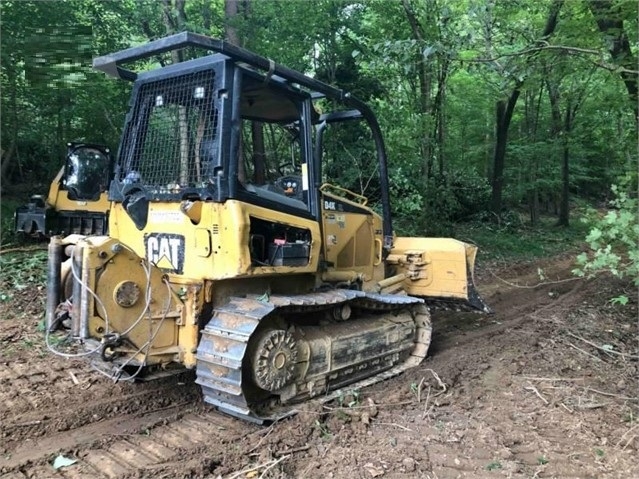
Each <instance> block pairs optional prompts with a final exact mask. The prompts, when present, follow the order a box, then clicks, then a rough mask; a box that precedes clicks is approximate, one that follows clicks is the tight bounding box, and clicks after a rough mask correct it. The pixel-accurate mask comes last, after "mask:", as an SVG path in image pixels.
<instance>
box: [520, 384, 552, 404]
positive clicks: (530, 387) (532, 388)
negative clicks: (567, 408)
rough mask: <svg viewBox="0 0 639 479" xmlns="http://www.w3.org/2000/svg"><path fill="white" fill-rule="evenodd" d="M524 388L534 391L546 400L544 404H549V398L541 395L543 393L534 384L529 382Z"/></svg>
mask: <svg viewBox="0 0 639 479" xmlns="http://www.w3.org/2000/svg"><path fill="white" fill-rule="evenodd" d="M524 389H525V390H526V391H532V392H534V393H535V394H536V395H537V397H538V398H539V399H541V400H542V401H543V402H544V404H546V405H548V400H547V399H546V398H545V397H543V396H542V395H541V393H540V392H539V391H538V390H537V388H536V387H535V386H533V385H532V384H530V383H528V386H524Z"/></svg>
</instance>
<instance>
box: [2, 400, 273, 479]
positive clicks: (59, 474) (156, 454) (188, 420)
mask: <svg viewBox="0 0 639 479" xmlns="http://www.w3.org/2000/svg"><path fill="white" fill-rule="evenodd" d="M183 406H184V405H183V404H181V405H175V406H171V407H170V408H164V409H163V410H161V411H153V412H149V413H145V414H143V415H141V416H138V417H134V416H131V415H127V416H120V417H116V418H114V419H111V420H109V421H104V422H99V423H93V424H89V425H86V426H83V427H79V428H76V429H73V430H71V431H68V432H64V433H58V434H53V435H49V436H47V437H44V438H40V439H37V440H35V441H31V443H30V444H28V445H22V446H19V447H17V448H16V449H15V450H14V451H12V452H11V454H7V455H6V456H5V459H4V461H2V462H3V463H4V464H3V465H2V468H1V470H2V472H4V473H5V474H3V475H2V476H0V478H1V479H31V478H43V479H45V478H51V479H64V478H69V479H89V478H102V479H116V478H122V477H129V476H133V477H140V474H141V475H142V477H144V475H145V473H144V471H145V470H155V469H159V468H162V467H168V468H172V467H177V469H178V470H179V469H181V467H180V466H179V462H180V461H179V460H180V458H182V457H187V456H188V457H192V456H196V457H197V451H198V449H203V448H206V449H207V452H208V453H209V454H210V452H211V450H212V449H216V448H218V449H220V452H222V449H223V448H224V447H227V445H228V444H229V443H232V442H235V441H237V440H239V439H240V438H242V437H244V436H246V435H248V434H251V433H254V432H256V431H258V432H259V431H260V430H261V428H260V427H259V426H256V425H251V424H246V423H244V422H242V421H239V420H237V419H234V418H231V417H228V416H224V415H222V414H218V413H215V412H212V411H210V409H209V408H208V407H207V408H206V409H203V408H202V406H201V405H198V406H196V407H193V406H192V407H190V408H189V407H186V408H183ZM149 423H156V425H155V426H148V427H145V426H146V425H149ZM135 429H143V431H142V433H140V432H135ZM66 451H71V453H70V454H71V455H72V456H73V457H74V458H76V459H77V460H78V462H77V463H76V464H74V465H72V466H70V467H68V468H62V469H59V470H54V469H53V468H52V467H51V465H50V461H51V460H52V459H53V458H54V456H55V455H56V454H57V453H59V452H63V453H66ZM65 455H69V453H66V454H65ZM174 463H175V464H174Z"/></svg>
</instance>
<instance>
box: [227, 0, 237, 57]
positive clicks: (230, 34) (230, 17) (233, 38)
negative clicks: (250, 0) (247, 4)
mask: <svg viewBox="0 0 639 479" xmlns="http://www.w3.org/2000/svg"><path fill="white" fill-rule="evenodd" d="M237 4H238V0H224V40H226V41H227V42H229V43H232V44H233V45H238V46H239V45H240V36H239V34H238V31H237V28H236V27H235V26H234V25H233V22H234V20H235V17H236V16H237V12H238V9H237Z"/></svg>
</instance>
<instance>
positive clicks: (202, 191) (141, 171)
mask: <svg viewBox="0 0 639 479" xmlns="http://www.w3.org/2000/svg"><path fill="white" fill-rule="evenodd" d="M187 47H188V48H189V50H188V51H191V52H192V51H205V52H206V55H205V56H202V57H200V58H194V59H191V60H187V61H183V62H180V63H176V64H171V65H168V66H163V67H159V68H156V69H150V70H146V71H145V70H142V71H141V72H136V71H134V70H132V69H126V68H125V67H124V65H126V64H131V63H134V62H138V63H137V64H138V65H139V64H140V63H139V62H140V61H141V60H144V59H149V58H152V59H156V58H158V56H159V55H162V54H165V53H167V52H171V51H174V50H178V49H185V48H187ZM93 66H94V68H96V69H98V70H101V71H103V72H105V73H107V74H109V75H112V76H115V77H117V78H120V79H124V80H128V81H132V82H133V88H132V98H131V102H130V111H129V113H128V115H127V117H126V122H125V125H124V130H123V134H122V138H121V143H120V146H119V151H118V155H117V159H116V168H115V170H114V171H115V176H114V178H113V179H112V181H111V183H110V188H109V200H110V205H111V206H110V212H109V234H108V236H78V235H71V236H68V237H62V236H56V237H53V238H52V239H51V242H50V245H49V265H48V270H49V273H48V284H47V294H48V298H47V330H48V331H52V330H53V329H55V328H56V327H57V326H58V325H60V324H62V323H66V324H68V325H69V327H70V329H71V334H72V336H73V337H74V338H75V339H76V340H77V341H79V342H81V343H82V345H83V346H84V348H86V350H87V351H86V352H85V353H82V354H89V353H92V354H93V356H94V358H95V359H94V365H96V366H97V367H98V368H99V370H100V371H101V372H102V373H104V374H106V375H107V376H109V377H110V378H113V379H114V380H118V379H120V380H125V379H127V380H128V379H139V378H143V377H144V378H145V379H148V378H152V377H156V376H163V375H166V374H170V373H173V372H178V371H183V370H184V369H192V370H193V369H194V370H195V372H196V382H197V383H198V384H199V385H200V386H201V388H202V391H203V395H204V400H205V401H206V402H208V403H210V404H212V405H214V406H216V407H217V408H218V409H219V410H221V411H223V412H226V413H228V414H232V415H234V416H237V417H240V418H243V419H246V420H250V421H257V422H260V421H264V420H268V419H272V418H274V417H278V416H280V415H281V414H285V413H286V411H289V410H291V409H292V408H293V407H294V404H296V403H298V402H301V401H304V400H307V399H310V398H318V397H322V398H325V397H328V395H329V394H330V393H331V391H336V390H338V389H340V388H344V387H346V386H348V387H351V388H359V387H362V386H365V385H368V384H372V383H374V382H376V381H380V380H382V379H384V378H388V377H390V376H393V375H395V374H399V373H401V372H402V371H404V370H406V369H407V368H410V367H414V366H417V365H418V364H419V363H420V362H421V361H422V360H423V359H424V357H425V355H426V352H427V350H428V346H429V343H430V337H431V323H430V315H429V307H435V306H436V307H439V306H446V307H463V308H467V309H474V310H478V311H484V312H488V311H489V308H488V307H487V306H486V305H485V303H484V302H483V300H482V298H481V297H480V296H479V295H478V293H477V291H476V290H475V286H474V283H473V268H474V261H475V254H476V247H474V246H471V245H468V244H465V243H462V242H459V241H456V240H453V239H445V238H407V237H397V236H395V234H394V233H393V226H392V221H391V204H390V185H389V180H388V171H387V169H388V167H387V159H386V151H385V146H384V140H383V137H382V134H381V131H380V127H379V124H378V122H377V120H376V118H375V115H374V114H373V111H372V110H371V109H370V108H369V107H368V106H367V105H366V104H365V103H364V102H362V101H360V100H358V99H357V98H356V97H354V96H353V95H351V94H349V93H348V92H346V91H343V90H341V89H338V88H335V87H333V86H330V85H328V84H326V83H323V82H321V81H318V80H317V79H314V78H311V77H309V76H306V75H304V74H301V73H299V72H297V71H294V70H292V69H289V68H287V67H284V66H282V65H279V64H277V63H275V62H273V61H272V60H270V59H267V58H265V57H262V56H259V55H256V54H255V53H252V52H250V51H248V50H246V49H242V48H239V47H237V46H235V45H232V44H229V43H227V42H224V41H221V40H216V39H212V38H209V37H206V36H202V35H197V34H193V33H189V32H184V33H179V34H176V35H172V36H169V37H166V38H162V39H159V40H155V41H152V42H150V43H148V44H145V45H141V46H136V47H133V48H130V49H127V50H123V51H120V52H117V53H114V54H111V55H106V56H103V57H98V58H96V59H94V62H93ZM340 127H344V128H343V129H342V130H340ZM332 131H341V132H342V133H339V134H335V135H333V137H331V136H330V135H331V132H332ZM364 131H365V132H366V134H364V133H362V132H364ZM344 132H346V134H344ZM353 132H357V134H356V135H350V136H349V134H351V133H353ZM356 137H357V138H356ZM349 138H350V139H349ZM361 138H365V139H366V141H367V145H368V146H366V147H364V146H361V147H360V146H358V149H357V152H356V153H355V154H354V153H352V152H351V153H349V154H345V155H344V157H343V158H340V156H339V154H340V152H341V151H343V149H342V148H341V147H342V146H343V144H344V143H348V142H349V141H353V142H355V141H357V142H360V141H361ZM357 155H359V156H357ZM364 157H369V158H371V159H372V160H373V163H374V167H373V168H372V169H371V170H370V175H369V173H366V175H367V177H366V182H365V185H368V186H370V192H371V195H370V197H369V196H367V195H366V194H363V193H366V192H367V191H368V190H366V189H365V188H362V189H360V190H358V191H353V189H352V187H353V185H354V184H360V185H363V184H364V182H360V183H357V182H356V181H353V178H344V183H346V184H344V183H342V184H340V174H341V173H343V172H344V171H345V170H346V169H347V168H350V167H352V166H353V164H357V162H358V161H359V159H361V158H364ZM350 169H351V170H352V168H350ZM355 171H361V168H359V169H358V168H355Z"/></svg>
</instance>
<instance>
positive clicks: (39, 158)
mask: <svg viewBox="0 0 639 479" xmlns="http://www.w3.org/2000/svg"><path fill="white" fill-rule="evenodd" d="M637 10H638V7H637V2H636V1H634V0H454V1H452V0H449V1H443V0H430V1H425V0H361V1H349V0H313V1H310V0H308V1H306V0H288V1H287V0H226V1H225V0H118V1H100V0H56V1H12V0H5V1H3V2H2V3H0V15H1V32H0V33H1V36H0V39H1V43H0V53H1V66H2V68H1V87H2V88H1V102H2V104H1V108H2V110H1V113H2V118H1V140H2V144H1V153H2V163H1V177H2V189H1V193H2V212H3V215H2V240H3V243H5V244H7V242H10V241H12V238H11V232H12V212H13V209H14V208H15V206H16V205H18V204H20V203H24V202H25V201H26V199H27V198H28V197H29V195H30V194H33V193H40V194H44V193H46V190H47V188H48V184H49V182H50V181H51V179H52V178H53V176H54V175H55V173H56V172H57V170H58V169H59V168H60V166H61V164H62V161H63V160H62V159H63V156H64V152H65V148H66V143H67V142H69V141H87V142H92V143H102V144H105V145H108V146H109V147H111V148H112V149H113V150H114V151H117V146H118V141H119V135H120V133H121V126H122V125H123V123H124V116H125V115H126V111H127V108H128V96H129V93H130V88H131V85H130V84H128V83H126V82H122V81H116V80H113V79H111V78H108V77H106V76H105V75H103V74H102V73H99V72H94V71H92V70H91V60H92V57H94V56H98V55H104V54H107V53H111V52H115V51H118V50H121V49H123V48H127V47H130V46H133V45H139V44H143V43H145V42H148V41H149V40H153V39H156V38H160V37H163V36H166V35H167V34H171V33H175V32H178V31H184V30H188V31H192V32H197V33H202V34H206V35H209V36H212V37H217V38H225V37H226V38H227V39H229V40H231V41H233V42H235V43H238V44H240V45H241V46H243V47H245V48H247V49H249V50H253V51H255V52H256V53H258V54H261V55H263V56H266V57H269V58H272V59H273V60H275V61H276V62H278V63H280V64H282V65H286V66H288V67H291V68H294V69H297V70H300V71H302V72H305V73H307V74H309V75H311V76H315V77H317V78H319V79H321V80H323V81H326V82H328V83H331V84H334V85H337V86H339V87H340V88H343V89H345V90H347V91H351V92H353V94H355V95H356V96H358V97H360V98H361V99H363V100H365V101H367V102H368V103H369V104H370V105H371V106H372V107H373V109H374V111H375V112H376V114H377V116H378V119H379V122H380V124H381V127H382V131H383V132H384V134H385V139H386V146H387V149H388V153H389V161H390V168H389V170H390V184H391V188H392V191H391V194H392V203H393V212H394V222H395V225H396V227H397V230H398V233H400V234H413V235H420V236H424V235H452V236H456V237H458V238H459V239H463V240H466V241H472V242H475V243H478V244H479V245H480V246H481V247H482V248H483V249H484V250H488V251H489V252H490V251H492V252H493V254H501V253H505V252H506V251H509V250H518V252H519V253H522V254H549V253H552V252H555V251H557V250H560V249H562V248H568V247H570V246H571V245H572V244H573V243H574V242H575V241H577V242H579V241H581V242H582V241H583V240H584V238H585V239H586V240H587V242H588V243H589V245H590V247H591V248H592V251H591V253H590V255H589V256H588V258H589V259H586V256H582V258H581V262H582V265H583V269H582V271H583V273H589V272H591V271H595V270H598V269H600V268H606V269H609V270H612V272H613V273H616V274H619V275H624V274H629V275H630V276H631V277H632V278H635V279H636V278H637V277H638V276H639V275H638V264H639V251H638V247H637V241H638V239H639V226H638V224H637V199H636V198H637V194H636V193H637V164H638V163H637V139H638V138H637V125H638V121H639V120H638V97H637V85H638V70H639V67H638V65H637V49H638V46H639V38H638V36H639V34H638V25H637V23H638V22H637V19H638V11H637ZM229 35H232V38H229ZM355 166H356V165H355ZM355 170H356V168H355ZM355 170H354V171H352V172H351V169H349V168H345V169H344V174H345V175H348V174H353V175H357V171H355ZM581 220H585V223H584V222H583V221H581ZM619 246H620V247H621V248H620V249H619V248H618V247H619Z"/></svg>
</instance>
